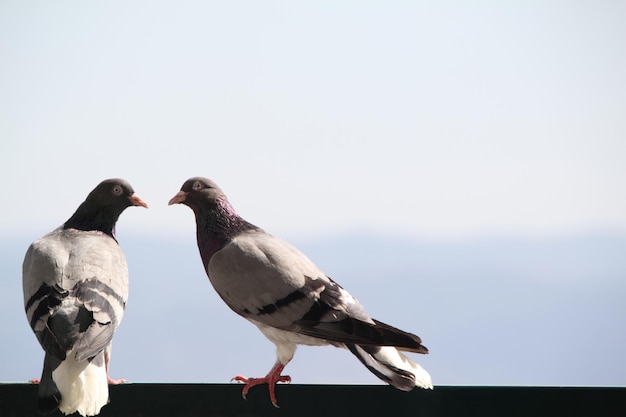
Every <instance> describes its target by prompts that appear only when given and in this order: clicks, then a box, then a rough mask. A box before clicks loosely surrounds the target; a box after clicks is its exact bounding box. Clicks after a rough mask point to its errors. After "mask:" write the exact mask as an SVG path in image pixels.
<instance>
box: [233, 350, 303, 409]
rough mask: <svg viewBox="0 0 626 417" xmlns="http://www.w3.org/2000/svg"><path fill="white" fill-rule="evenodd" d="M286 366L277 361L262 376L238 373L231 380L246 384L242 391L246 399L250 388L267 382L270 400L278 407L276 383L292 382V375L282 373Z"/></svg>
mask: <svg viewBox="0 0 626 417" xmlns="http://www.w3.org/2000/svg"><path fill="white" fill-rule="evenodd" d="M284 368H285V365H283V364H281V363H280V362H278V361H277V362H276V363H275V364H274V366H273V367H272V369H271V370H270V371H269V372H268V373H267V375H265V376H264V377H262V378H246V377H245V376H241V375H237V376H236V377H234V378H233V379H231V381H238V382H243V383H245V384H246V385H245V386H244V387H243V391H242V392H241V395H242V397H243V398H244V400H245V399H246V396H247V395H248V391H249V390H250V388H252V387H254V386H255V385H261V384H267V385H268V387H269V390H270V400H271V401H272V405H274V407H276V408H279V407H278V401H276V393H275V392H274V390H275V388H276V384H277V383H279V382H287V383H289V382H291V377H290V376H289V375H281V374H280V373H281V372H282V371H283V369H284Z"/></svg>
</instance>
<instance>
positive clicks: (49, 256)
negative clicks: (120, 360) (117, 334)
mask: <svg viewBox="0 0 626 417" xmlns="http://www.w3.org/2000/svg"><path fill="white" fill-rule="evenodd" d="M22 284H23V290H24V307H25V310H26V315H27V318H28V321H29V323H30V326H31V328H32V329H33V331H34V332H35V335H36V336H37V339H38V340H39V343H40V344H41V345H42V347H43V348H44V350H45V351H46V352H47V353H48V354H50V355H52V356H54V357H56V358H58V359H60V360H63V359H65V355H66V354H67V352H69V351H70V350H72V351H73V352H74V354H75V355H76V360H79V361H81V360H85V359H87V358H92V357H94V356H95V355H96V354H97V353H98V352H100V351H101V350H103V349H104V348H106V346H107V345H108V344H109V343H110V342H111V339H112V337H113V333H114V331H115V329H116V328H117V326H118V325H119V323H120V321H121V320H122V317H123V314H124V307H125V305H126V300H127V298H128V268H127V265H126V260H125V258H124V255H123V253H122V251H121V249H120V247H119V246H118V244H117V242H115V241H114V240H113V239H112V238H110V237H109V236H106V235H103V234H100V233H96V232H85V231H78V230H74V229H68V230H62V229H57V230H55V231H53V232H51V233H49V234H48V235H46V236H44V237H42V238H41V239H39V240H37V241H35V242H33V244H32V245H31V246H30V247H29V248H28V251H27V252H26V256H25V257H24V263H23V265H22Z"/></svg>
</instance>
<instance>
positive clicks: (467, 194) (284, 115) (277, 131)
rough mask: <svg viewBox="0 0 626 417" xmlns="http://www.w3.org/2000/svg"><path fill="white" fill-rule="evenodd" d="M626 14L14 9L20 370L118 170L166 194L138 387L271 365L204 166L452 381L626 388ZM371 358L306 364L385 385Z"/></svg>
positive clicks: (7, 135) (316, 353) (9, 104)
mask: <svg viewBox="0 0 626 417" xmlns="http://www.w3.org/2000/svg"><path fill="white" fill-rule="evenodd" d="M624 22H626V2H623V1H569V0H568V1H472V2H463V1H446V0H442V1H431V2H424V1H411V2H409V1H406V2H404V1H351V2H348V1H340V0H339V1H338V0H334V1H309V2H303V1H290V2H287V1H285V2H276V1H219V2H212V1H154V0H150V1H107V2H64V1H54V2H49V1H28V2H26V1H7V0H1V1H0V138H1V140H0V174H2V176H3V177H4V178H5V181H4V184H5V186H4V189H3V191H2V192H1V193H0V199H1V200H0V203H1V205H2V211H1V214H2V215H1V216H0V237H1V238H2V239H1V240H0V244H2V248H3V250H2V251H1V252H0V255H1V256H0V258H1V259H0V260H1V262H0V263H2V267H3V269H2V272H3V276H4V277H5V278H6V279H4V280H0V290H1V291H0V293H1V294H3V295H4V296H3V298H2V300H0V313H1V314H0V329H1V331H2V332H6V333H9V334H11V337H10V338H9V340H7V342H6V343H4V344H3V345H2V346H1V347H0V371H2V375H0V378H2V379H7V380H24V381H25V380H27V379H29V378H34V377H37V376H38V373H39V372H40V369H41V362H40V360H41V356H42V351H41V349H40V348H39V346H38V345H37V343H36V341H35V338H34V336H33V335H32V333H31V332H30V329H29V328H28V325H27V322H26V320H25V317H24V316H23V315H21V313H20V314H15V312H19V311H21V310H22V306H21V303H22V297H21V288H20V286H21V280H20V267H21V261H22V258H21V256H22V254H23V253H24V252H25V250H26V247H27V246H28V244H29V243H30V242H31V241H32V240H34V239H36V238H38V237H39V236H41V235H43V234H44V233H47V232H48V231H50V230H52V229H53V228H54V227H56V226H57V225H59V224H61V223H62V222H63V221H65V220H66V219H67V218H68V217H69V216H70V215H71V214H72V212H73V211H74V210H75V209H76V207H77V206H78V205H79V204H80V203H81V202H82V201H83V200H84V198H85V196H86V195H87V193H88V192H89V191H91V190H92V189H93V188H94V186H95V185H96V184H97V183H98V182H100V181H101V180H102V179H104V178H109V177H123V178H126V179H127V180H129V181H130V182H131V183H132V184H133V186H134V187H135V189H136V191H137V193H138V194H139V195H140V196H141V197H142V198H143V199H144V200H146V201H147V202H148V203H149V204H150V209H149V210H143V209H138V208H130V209H128V210H127V211H126V212H125V213H124V214H123V215H122V217H121V219H120V222H119V224H118V237H119V239H120V243H121V245H122V247H123V248H124V250H125V253H126V254H127V258H128V260H129V267H130V271H131V298H130V302H129V306H128V310H127V315H126V316H125V319H124V323H123V325H122V327H121V328H120V332H118V334H117V335H116V346H117V348H116V353H115V355H114V359H113V363H112V369H113V376H114V377H116V378H117V377H126V378H129V379H130V380H134V381H142V380H144V381H145V380H148V381H177V382H180V381H185V382H196V381H204V382H207V381H208V382H226V381H228V380H229V378H230V377H231V376H232V375H234V374H235V373H244V374H245V373H248V374H249V375H250V376H260V375H262V373H263V372H266V371H267V369H268V368H269V366H271V364H272V363H273V361H274V354H273V347H272V346H271V344H270V343H269V342H268V341H266V340H265V339H264V338H263V336H262V335H261V334H260V333H258V331H256V330H255V329H253V326H251V325H250V324H249V323H246V322H245V321H244V320H242V319H241V318H240V317H237V316H236V315H235V314H233V313H231V312H229V311H228V308H227V307H226V306H225V305H224V304H223V303H222V302H221V301H220V300H219V298H218V297H217V295H216V294H215V293H214V291H213V290H212V289H211V288H210V285H209V283H208V282H207V280H206V276H205V274H204V271H203V270H202V266H201V262H200V260H199V257H198V254H197V250H196V248H195V234H194V220H193V215H192V212H191V211H190V210H189V209H187V208H186V207H183V206H175V207H168V206H167V201H168V200H169V199H170V197H172V196H173V195H174V194H175V193H176V192H177V191H178V189H179V188H180V186H181V185H182V183H183V181H184V180H185V179H187V178H188V177H191V176H196V175H202V176H207V177H210V178H213V179H214V180H216V181H217V182H218V184H220V185H221V186H222V188H224V190H225V191H226V193H227V194H228V195H229V197H230V199H231V201H232V202H233V204H234V206H235V208H236V209H237V210H238V211H239V212H240V213H241V214H242V215H243V216H244V217H245V218H247V219H248V220H250V221H252V222H253V223H255V224H257V225H259V226H261V227H263V228H265V229H266V230H268V231H269V232H271V233H273V234H275V235H278V236H281V237H285V238H287V239H288V240H290V241H292V242H294V243H296V244H298V245H299V246H300V245H301V247H302V248H303V249H304V250H305V252H306V253H307V254H308V255H309V256H311V257H312V258H313V259H314V260H315V261H316V262H317V263H318V265H319V266H320V267H321V268H322V269H323V270H324V271H325V272H326V273H328V274H329V275H330V276H332V277H333V279H335V280H337V282H339V283H341V284H342V285H344V286H345V287H346V288H347V289H348V290H350V291H351V292H352V293H353V294H354V295H356V296H357V297H359V299H360V300H361V301H362V302H363V303H364V304H365V306H366V307H367V308H368V310H369V311H370V313H371V314H372V315H373V316H374V317H376V318H377V319H380V320H383V321H386V322H389V323H390V324H392V325H395V326H398V327H400V328H403V329H406V330H408V331H412V332H415V333H417V334H419V335H420V336H421V337H422V338H423V339H424V342H425V344H426V345H427V346H428V347H429V348H430V349H431V352H432V354H431V355H429V356H428V357H427V358H419V359H420V362H421V363H422V364H423V365H424V367H425V368H426V369H428V370H429V371H430V372H431V373H432V374H433V377H434V380H435V383H436V384H459V383H461V384H533V385H537V384H539V385H541V384H552V385H564V384H565V385H567V384H579V385H580V384H621V385H623V384H624V375H626V372H625V371H624V361H623V360H622V356H623V351H624V349H625V348H626V339H624V337H623V329H624V327H625V325H624V317H626V314H624V308H625V307H624V303H623V300H622V297H621V294H624V282H625V281H624V274H625V272H624V271H626V265H625V264H624V261H623V253H624V250H623V248H624V238H623V237H624V233H625V232H626V192H625V190H626V76H625V75H624V74H626V25H625V24H624ZM607 232H608V233H607ZM603 233H604V234H605V236H604V237H601V238H599V237H597V235H600V236H601V235H602V234H603ZM594 234H595V235H594ZM494 235H495V237H494ZM588 235H589V236H591V238H589V236H588ZM329 236H330V237H333V236H334V237H337V236H338V237H339V240H338V241H335V240H333V239H331V238H329ZM342 236H344V237H342ZM345 236H348V238H347V240H345V242H347V243H345V244H342V243H341V242H344V240H342V239H346V238H345ZM355 236H356V237H355ZM390 236H391V237H390ZM502 236H504V238H502ZM594 236H595V237H594ZM607 236H608V237H607ZM438 239H442V240H443V241H444V242H447V243H446V244H442V245H441V246H439V245H438V243H437V241H438ZM456 239H458V240H459V241H460V242H465V243H460V244H458V246H455V245H456V244H455V243H453V244H452V245H451V246H448V244H449V243H450V241H455V240H456ZM481 239H484V241H483V240H481ZM525 239H529V240H528V241H526V240H525ZM415 242H424V243H423V244H416V243H415ZM481 242H482V243H481ZM154 317H157V318H158V320H154ZM216 335H218V336H219V338H218V339H219V340H216V339H215V338H216V337H217V336H216ZM520 338H521V340H522V342H520ZM581 340H582V341H584V342H585V343H584V344H583V345H582V346H581ZM180 352H184V354H181V353H180ZM350 356H351V355H350V354H349V353H346V352H343V351H338V350H334V349H330V348H328V349H314V348H310V349H306V348H305V349H301V350H300V351H299V353H298V355H296V358H295V359H294V362H293V363H292V364H290V365H289V368H288V371H289V373H291V374H292V376H293V377H294V381H295V382H300V383H302V382H321V383H329V382H364V383H376V382H377V380H376V379H375V378H374V377H373V376H371V375H370V374H369V373H368V372H367V371H366V370H365V369H364V368H363V367H362V366H361V365H360V364H359V363H358V361H356V360H354V359H353V358H351V357H350ZM233 357H235V358H236V361H233V360H232V358H233ZM225 358H227V359H225ZM199 360H200V361H201V362H202V364H201V365H200V364H198V361H199ZM322 361H323V363H325V364H327V366H328V368H329V372H327V373H324V374H320V372H319V367H318V364H319V363H322Z"/></svg>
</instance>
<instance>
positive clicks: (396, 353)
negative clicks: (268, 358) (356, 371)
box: [169, 177, 432, 406]
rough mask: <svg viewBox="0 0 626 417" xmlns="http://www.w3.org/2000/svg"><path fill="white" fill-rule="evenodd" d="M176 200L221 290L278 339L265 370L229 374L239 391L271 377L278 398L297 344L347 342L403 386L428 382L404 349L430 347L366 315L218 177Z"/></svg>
mask: <svg viewBox="0 0 626 417" xmlns="http://www.w3.org/2000/svg"><path fill="white" fill-rule="evenodd" d="M176 203H182V204H185V205H187V206H188V207H189V208H191V209H192V210H193V212H194V214H195V217H196V235H197V241H198V249H199V250H200V257H201V258H202V263H203V265H204V268H205V270H206V273H207V275H208V277H209V280H210V281H211V284H212V285H213V287H214V288H215V290H216V291H217V293H218V294H219V296H220V297H221V298H222V299H223V300H224V302H226V304H227V305H228V306H229V307H230V308H231V309H232V310H233V311H234V312H235V313H237V314H239V315H240V316H242V317H244V318H246V319H248V320H249V321H251V322H252V323H254V324H255V325H256V326H257V327H258V328H259V329H260V330H261V332H262V333H263V334H264V335H265V336H266V337H267V338H268V339H269V340H270V341H272V342H273V343H274V344H275V345H276V353H277V361H276V363H275V364H274V366H273V367H272V369H271V370H270V371H269V373H268V374H267V375H266V376H265V377H262V378H246V377H243V376H236V377H234V378H233V380H236V381H240V382H244V383H245V386H244V389H243V393H242V394H243V397H244V398H245V397H246V395H247V393H248V390H249V389H250V388H251V387H253V386H255V385H259V384H268V385H269V392H270V399H271V401H272V403H273V404H274V405H275V406H277V401H276V395H275V392H274V389H275V384H276V383H277V382H290V381H291V378H290V377H289V376H287V375H281V372H282V370H283V368H284V367H285V365H287V363H289V361H290V360H291V359H292V358H293V355H294V353H295V351H296V347H297V345H299V344H302V345H316V346H317V345H333V346H337V347H342V348H347V349H348V350H350V352H352V353H353V354H354V355H355V356H356V357H357V358H358V359H359V360H360V361H361V362H362V363H363V365H365V366H366V367H367V368H368V369H369V370H370V371H371V372H372V373H373V374H374V375H376V376H377V377H378V378H380V379H381V380H383V381H384V382H386V383H388V384H390V385H392V386H393V387H395V388H398V389H400V390H403V391H410V390H411V389H413V388H414V387H415V386H418V387H422V388H432V382H431V378H430V375H429V374H428V372H426V371H425V370H424V369H423V368H422V367H420V366H419V365H418V364H417V363H415V362H413V361H412V360H411V359H409V358H408V357H407V356H405V355H403V354H402V353H401V351H408V352H416V353H428V349H427V348H426V347H425V346H423V345H422V344H421V342H422V341H421V339H420V338H419V337H418V336H416V335H414V334H411V333H408V332H405V331H402V330H399V329H397V328H395V327H392V326H390V325H388V324H385V323H382V322H380V321H378V320H375V319H373V318H371V317H370V316H369V315H368V314H367V312H366V311H365V309H364V308H363V306H362V305H361V304H359V302H358V301H357V299H356V298H355V297H353V296H352V295H350V293H348V291H346V290H345V289H343V288H342V287H341V286H340V285H339V284H337V283H336V282H334V281H333V280H332V279H330V278H329V277H328V276H326V275H325V274H324V273H323V272H322V271H321V270H320V269H319V268H318V267H317V266H315V264H314V263H313V262H312V261H311V260H309V258H307V257H306V256H305V255H304V254H303V253H302V252H300V251H299V250H298V249H296V248H295V247H293V246H292V245H290V244H289V243H287V242H285V241H283V240H281V239H279V238H276V237H274V236H272V235H270V234H268V233H266V232H265V231H263V230H262V229H260V228H259V227H257V226H255V225H253V224H251V223H249V222H247V221H246V220H244V219H243V218H241V217H240V216H239V215H238V214H237V213H236V212H235V210H234V209H233V207H232V206H231V204H230V203H229V201H228V199H227V198H226V196H225V195H224V193H223V192H222V190H221V189H220V188H219V187H218V186H217V185H216V184H215V182H213V181H211V180H209V179H207V178H202V177H195V178H190V179H189V180H187V181H186V182H185V183H184V184H183V186H182V188H181V190H180V192H178V193H177V194H176V195H175V196H174V197H173V198H172V199H171V200H170V201H169V204H170V205H171V204H176Z"/></svg>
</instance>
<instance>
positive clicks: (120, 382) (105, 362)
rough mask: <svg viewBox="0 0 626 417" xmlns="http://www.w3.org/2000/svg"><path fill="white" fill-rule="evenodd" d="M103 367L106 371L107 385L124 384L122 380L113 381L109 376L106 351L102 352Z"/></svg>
mask: <svg viewBox="0 0 626 417" xmlns="http://www.w3.org/2000/svg"><path fill="white" fill-rule="evenodd" d="M104 366H105V368H106V370H107V383H108V384H109V385H119V384H123V383H125V382H126V380H125V379H124V378H120V379H113V378H111V377H110V376H109V352H107V351H106V350H105V351H104Z"/></svg>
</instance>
